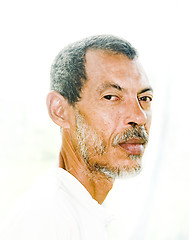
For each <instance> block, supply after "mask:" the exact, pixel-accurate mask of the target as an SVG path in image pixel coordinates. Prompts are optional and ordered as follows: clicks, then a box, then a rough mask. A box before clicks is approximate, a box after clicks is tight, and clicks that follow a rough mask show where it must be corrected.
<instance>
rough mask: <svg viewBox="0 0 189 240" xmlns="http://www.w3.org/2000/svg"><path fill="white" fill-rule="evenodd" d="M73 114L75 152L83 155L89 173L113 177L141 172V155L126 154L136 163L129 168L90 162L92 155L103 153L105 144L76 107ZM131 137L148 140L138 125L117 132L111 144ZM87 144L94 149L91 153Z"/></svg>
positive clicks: (114, 144) (116, 143)
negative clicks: (74, 122) (74, 120)
mask: <svg viewBox="0 0 189 240" xmlns="http://www.w3.org/2000/svg"><path fill="white" fill-rule="evenodd" d="M75 116H76V136H77V140H78V145H77V149H76V152H77V153H78V154H80V155H81V156H82V157H83V159H84V160H85V163H86V165H87V168H88V169H89V170H90V172H91V173H95V172H100V173H103V174H105V176H106V177H107V178H113V179H115V178H125V177H130V176H135V175H138V174H139V173H140V172H141V170H142V167H141V158H142V156H141V155H129V156H128V158H129V159H130V160H132V161H135V162H136V163H137V164H136V166H134V167H132V168H129V167H128V166H124V167H120V168H119V167H110V166H108V165H102V164H99V163H95V164H91V159H92V158H93V156H96V155H98V156H99V157H101V156H102V155H103V154H104V153H106V146H105V145H104V144H103V139H102V138H101V137H100V136H98V134H97V133H96V132H95V131H94V130H93V129H91V128H90V127H89V126H88V124H87V123H86V122H85V119H84V117H83V116H82V115H81V114H80V113H79V111H78V110H77V109H75ZM133 137H137V138H142V139H144V140H145V141H146V143H147V141H148V134H147V133H146V131H145V130H144V128H143V127H140V129H139V130H136V129H131V130H129V131H125V132H124V133H122V134H118V135H117V136H116V137H115V138H114V140H113V146H117V145H118V144H119V142H121V141H123V140H128V139H131V138H133ZM87 139H88V140H89V141H90V144H88V142H87ZM88 145H90V146H92V148H93V150H94V151H93V153H91V151H90V150H89V147H88Z"/></svg>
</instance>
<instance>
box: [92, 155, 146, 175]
mask: <svg viewBox="0 0 189 240" xmlns="http://www.w3.org/2000/svg"><path fill="white" fill-rule="evenodd" d="M123 163H124V164H123ZM95 170H96V171H98V172H100V173H103V174H104V175H105V176H106V177H108V178H112V179H120V178H128V177H134V176H137V175H138V174H139V173H140V172H141V171H142V165H141V156H139V155H130V156H129V159H127V160H126V161H123V160H122V161H121V160H119V163H118V162H117V163H116V165H115V164H113V165H110V164H103V165H101V164H95Z"/></svg>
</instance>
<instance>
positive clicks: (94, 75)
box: [85, 50, 149, 88]
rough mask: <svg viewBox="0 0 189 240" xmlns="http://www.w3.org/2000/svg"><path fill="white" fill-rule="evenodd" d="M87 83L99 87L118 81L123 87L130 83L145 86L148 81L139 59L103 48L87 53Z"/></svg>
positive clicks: (140, 86) (139, 86)
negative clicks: (131, 58) (132, 58)
mask: <svg viewBox="0 0 189 240" xmlns="http://www.w3.org/2000/svg"><path fill="white" fill-rule="evenodd" d="M85 71H86V75H87V83H86V85H93V87H95V86H96V87H99V85H103V84H104V83H109V82H110V83H112V84H113V83H116V84H118V85H119V86H120V87H121V88H127V87H128V85H129V84H131V85H133V86H136V87H138V88H144V87H146V86H147V85H149V83H148V79H147V77H146V74H145V72H144V70H143V68H142V66H141V64H140V63H139V61H138V59H134V60H130V59H129V58H128V57H127V56H126V55H123V54H117V53H112V52H107V51H103V50H88V51H87V53H86V63H85Z"/></svg>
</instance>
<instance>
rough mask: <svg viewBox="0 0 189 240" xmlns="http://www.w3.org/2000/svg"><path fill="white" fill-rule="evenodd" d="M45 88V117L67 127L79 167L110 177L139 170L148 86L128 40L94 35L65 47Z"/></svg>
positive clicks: (147, 112)
mask: <svg viewBox="0 0 189 240" xmlns="http://www.w3.org/2000/svg"><path fill="white" fill-rule="evenodd" d="M51 87H52V90H55V92H52V93H51V94H50V95H49V100H48V102H49V104H48V105H49V112H50V115H51V118H52V119H53V120H54V122H55V123H57V124H58V125H59V126H61V127H63V128H67V129H68V131H69V135H70V139H71V143H72V145H73V148H74V150H75V153H76V155H77V158H78V159H79V160H80V161H81V162H82V161H83V166H84V165H85V167H87V169H88V170H89V171H91V172H93V173H95V172H98V173H102V174H105V175H106V176H108V177H111V178H115V177H117V176H121V175H125V174H128V175H130V174H133V173H138V172H139V171H140V169H141V158H142V155H143V152H144V148H145V146H146V143H147V141H148V133H149V128H150V123H151V108H150V103H151V100H152V90H151V87H150V85H149V82H148V80H147V78H146V75H145V73H144V70H143V69H142V67H141V65H140V63H139V62H138V59H137V53H136V51H135V49H134V48H133V47H132V46H131V45H130V44H129V43H128V42H126V41H124V40H121V39H118V38H115V37H113V36H97V37H92V38H88V39H85V40H84V41H81V42H77V43H75V44H73V45H70V46H69V47H68V48H66V49H65V50H63V51H62V52H61V53H60V54H59V55H58V57H57V58H56V60H55V62H54V64H53V66H52V71H51ZM53 99H54V100H53ZM50 102H51V103H50ZM53 106H54V107H53ZM52 109H54V110H53V111H54V112H55V114H54V115H53V114H52V112H53V111H52Z"/></svg>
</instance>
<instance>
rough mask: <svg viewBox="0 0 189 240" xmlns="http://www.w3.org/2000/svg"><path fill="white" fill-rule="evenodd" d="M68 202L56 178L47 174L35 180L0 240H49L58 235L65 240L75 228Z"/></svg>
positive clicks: (18, 202) (4, 228)
mask: <svg viewBox="0 0 189 240" xmlns="http://www.w3.org/2000/svg"><path fill="white" fill-rule="evenodd" d="M69 198H70V196H69V194H68V193H67V192H66V191H64V187H62V185H61V183H60V181H59V180H58V178H57V177H56V175H54V174H49V173H48V174H45V175H43V176H42V177H39V178H37V180H36V181H35V183H34V185H33V187H32V188H31V189H30V191H28V192H27V193H26V194H24V196H22V197H21V198H20V199H19V200H18V201H17V203H16V204H15V206H14V208H13V209H12V210H11V212H10V214H9V216H8V218H7V220H6V222H5V223H4V226H3V231H2V232H3V234H4V235H1V233H0V239H6V240H9V239H10V240H11V239H14V240H15V239H16V240H17V239H19V240H22V239H36V240H38V239H46V240H50V239H59V238H56V237H55V236H58V235H60V237H61V238H60V239H67V238H64V237H65V236H68V235H69V234H70V232H71V229H73V228H74V226H75V227H76V228H77V222H76V221H75V218H74V214H73V212H74V211H73V207H72V205H71V204H70V199H69ZM2 236H9V237H6V238H3V237H2ZM13 236H15V237H14V238H13Z"/></svg>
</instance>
